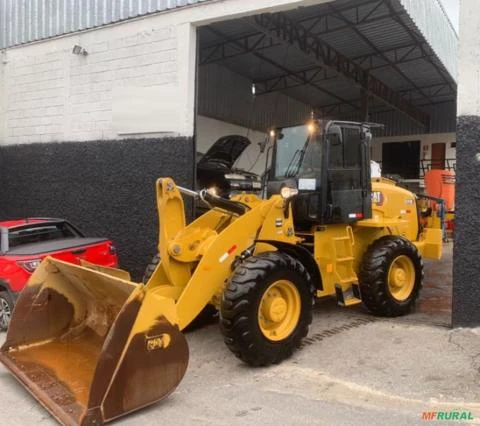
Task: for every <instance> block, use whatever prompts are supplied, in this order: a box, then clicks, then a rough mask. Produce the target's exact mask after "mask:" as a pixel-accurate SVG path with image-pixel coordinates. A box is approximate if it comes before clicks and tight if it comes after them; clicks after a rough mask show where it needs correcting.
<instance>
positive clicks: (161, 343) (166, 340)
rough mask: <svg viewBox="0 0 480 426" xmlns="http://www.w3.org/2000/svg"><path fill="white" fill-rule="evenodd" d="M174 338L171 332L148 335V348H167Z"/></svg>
mask: <svg viewBox="0 0 480 426" xmlns="http://www.w3.org/2000/svg"><path fill="white" fill-rule="evenodd" d="M171 340H172V338H171V337H170V335H169V334H161V335H160V336H155V337H147V350H148V351H149V352H150V351H156V350H157V349H165V348H167V347H168V345H170V341H171Z"/></svg>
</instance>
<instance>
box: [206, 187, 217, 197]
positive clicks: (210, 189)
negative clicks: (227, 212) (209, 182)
mask: <svg viewBox="0 0 480 426" xmlns="http://www.w3.org/2000/svg"><path fill="white" fill-rule="evenodd" d="M207 192H208V193H209V194H210V195H214V196H216V197H218V189H217V188H215V187H214V186H211V187H210V188H208V189H207Z"/></svg>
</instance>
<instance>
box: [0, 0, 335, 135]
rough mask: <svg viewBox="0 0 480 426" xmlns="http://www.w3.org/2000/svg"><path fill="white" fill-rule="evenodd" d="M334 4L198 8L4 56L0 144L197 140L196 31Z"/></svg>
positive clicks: (227, 3) (255, 0) (286, 0)
mask: <svg viewBox="0 0 480 426" xmlns="http://www.w3.org/2000/svg"><path fill="white" fill-rule="evenodd" d="M327 1H330V0H224V1H217V2H208V3H201V4H198V5H196V6H195V7H187V8H182V9H179V10H172V11H167V12H164V13H159V14H157V15H148V16H145V17H141V18H138V19H134V20H129V21H125V22H122V23H118V24H114V25H110V26H106V27H102V28H97V29H93V30H89V31H85V32H81V33H75V34H71V35H66V36H62V37H58V38H54V39H49V40H44V41H40V42H36V43H32V44H27V45H22V46H18V47H15V48H11V49H7V51H6V52H5V53H2V57H1V58H0V76H1V77H2V81H3V82H4V84H3V86H2V85H0V123H1V124H0V144H19V143H30V142H56V141H89V140H99V139H116V138H119V137H145V136H154V135H155V136H158V135H183V136H192V135H193V126H194V111H195V58H196V28H195V26H197V25H202V24H207V23H211V22H214V21H219V20H226V19H233V18H237V17H240V16H246V15H250V14H255V13H261V12H264V11H266V10H269V11H276V10H282V9H292V8H295V7H299V6H308V5H311V4H318V3H323V2H327ZM74 45H80V46H82V47H83V48H85V49H86V50H87V52H88V56H78V55H73V54H72V48H73V46H74Z"/></svg>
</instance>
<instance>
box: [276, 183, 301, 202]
mask: <svg viewBox="0 0 480 426" xmlns="http://www.w3.org/2000/svg"><path fill="white" fill-rule="evenodd" d="M297 194H298V189H296V188H288V187H287V186H284V187H283V188H282V189H281V190H280V195H281V196H282V198H283V199H285V200H287V199H288V198H291V197H294V196H295V195H297Z"/></svg>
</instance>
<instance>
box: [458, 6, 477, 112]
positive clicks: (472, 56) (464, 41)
mask: <svg viewBox="0 0 480 426" xmlns="http://www.w3.org/2000/svg"><path fill="white" fill-rule="evenodd" d="M479 14H480V2H479V1H478V0H461V3H460V23H461V25H460V51H459V58H460V63H459V80H458V107H457V108H458V109H457V115H458V116H462V115H480V67H479V64H480V50H479V48H478V46H479V45H480V20H479V19H476V18H471V17H476V16H478V15H479Z"/></svg>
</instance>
